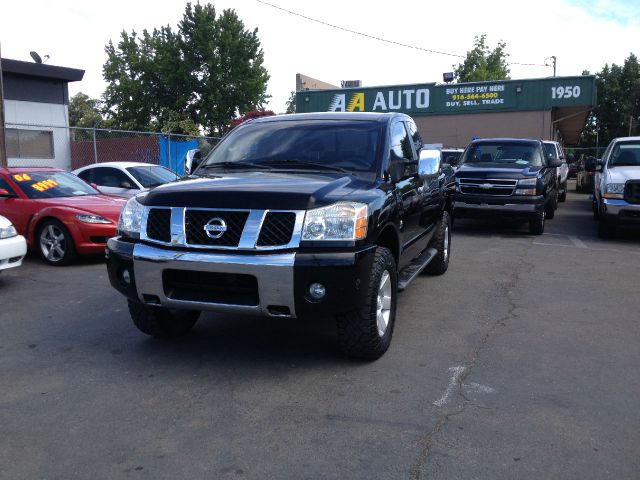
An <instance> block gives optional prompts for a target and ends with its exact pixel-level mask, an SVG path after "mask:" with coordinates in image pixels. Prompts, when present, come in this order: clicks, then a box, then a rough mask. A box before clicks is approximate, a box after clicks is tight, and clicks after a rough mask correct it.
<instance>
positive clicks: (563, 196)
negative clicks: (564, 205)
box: [558, 182, 567, 202]
mask: <svg viewBox="0 0 640 480" xmlns="http://www.w3.org/2000/svg"><path fill="white" fill-rule="evenodd" d="M560 189H561V190H562V193H560V194H559V195H558V201H559V202H566V201H567V182H564V183H563V184H562V186H561V188H560Z"/></svg>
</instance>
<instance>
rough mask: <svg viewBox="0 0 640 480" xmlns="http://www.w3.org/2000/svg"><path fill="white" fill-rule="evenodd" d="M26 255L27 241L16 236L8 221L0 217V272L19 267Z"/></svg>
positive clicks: (20, 236) (16, 233)
mask: <svg viewBox="0 0 640 480" xmlns="http://www.w3.org/2000/svg"><path fill="white" fill-rule="evenodd" d="M26 254H27V241H26V240H25V239H24V237H23V236H22V235H18V232H17V231H16V229H15V227H14V226H13V225H12V224H11V222H10V221H9V219H7V218H5V217H3V216H2V215H0V272H1V271H2V270H6V269H7V268H13V267H19V266H20V265H22V259H23V258H24V256H25V255H26Z"/></svg>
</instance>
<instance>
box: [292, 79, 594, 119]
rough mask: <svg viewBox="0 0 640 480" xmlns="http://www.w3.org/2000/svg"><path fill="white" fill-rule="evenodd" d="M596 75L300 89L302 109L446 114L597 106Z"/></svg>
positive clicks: (297, 104) (314, 110)
mask: <svg viewBox="0 0 640 480" xmlns="http://www.w3.org/2000/svg"><path fill="white" fill-rule="evenodd" d="M595 102H596V83H595V77H594V76H592V75H581V76H576V77H550V78H543V79H532V80H504V81H496V82H476V83H457V84H455V83H454V84H447V85H436V84H433V83H431V84H415V85H397V86H391V87H372V88H349V89H339V90H306V91H301V92H297V93H296V109H297V111H298V112H301V113H304V112H403V113H407V114H410V115H448V114H457V113H473V112H485V113H486V112H506V111H520V110H549V109H551V108H552V107H571V106H593V105H595Z"/></svg>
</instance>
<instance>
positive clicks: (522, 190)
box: [514, 177, 538, 195]
mask: <svg viewBox="0 0 640 480" xmlns="http://www.w3.org/2000/svg"><path fill="white" fill-rule="evenodd" d="M537 185H538V179H537V178H535V177H534V178H523V179H520V180H518V186H517V188H516V191H515V192H514V193H515V194H516V195H537V194H538V191H537V189H536V186H537Z"/></svg>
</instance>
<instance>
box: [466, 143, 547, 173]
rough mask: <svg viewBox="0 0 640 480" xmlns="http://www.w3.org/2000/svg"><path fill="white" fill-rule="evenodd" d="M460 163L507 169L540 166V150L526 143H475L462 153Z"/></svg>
mask: <svg viewBox="0 0 640 480" xmlns="http://www.w3.org/2000/svg"><path fill="white" fill-rule="evenodd" d="M462 162H463V163H473V164H483V165H485V164H486V165H487V166H494V167H496V166H497V167H501V166H502V167H507V168H516V167H523V168H524V167H527V166H531V167H540V166H542V158H541V155H540V150H539V149H538V148H537V146H536V145H535V144H532V143H528V142H508V143H507V142H483V143H475V144H472V145H470V146H469V148H468V149H467V150H466V151H465V152H464V157H463V159H462Z"/></svg>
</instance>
